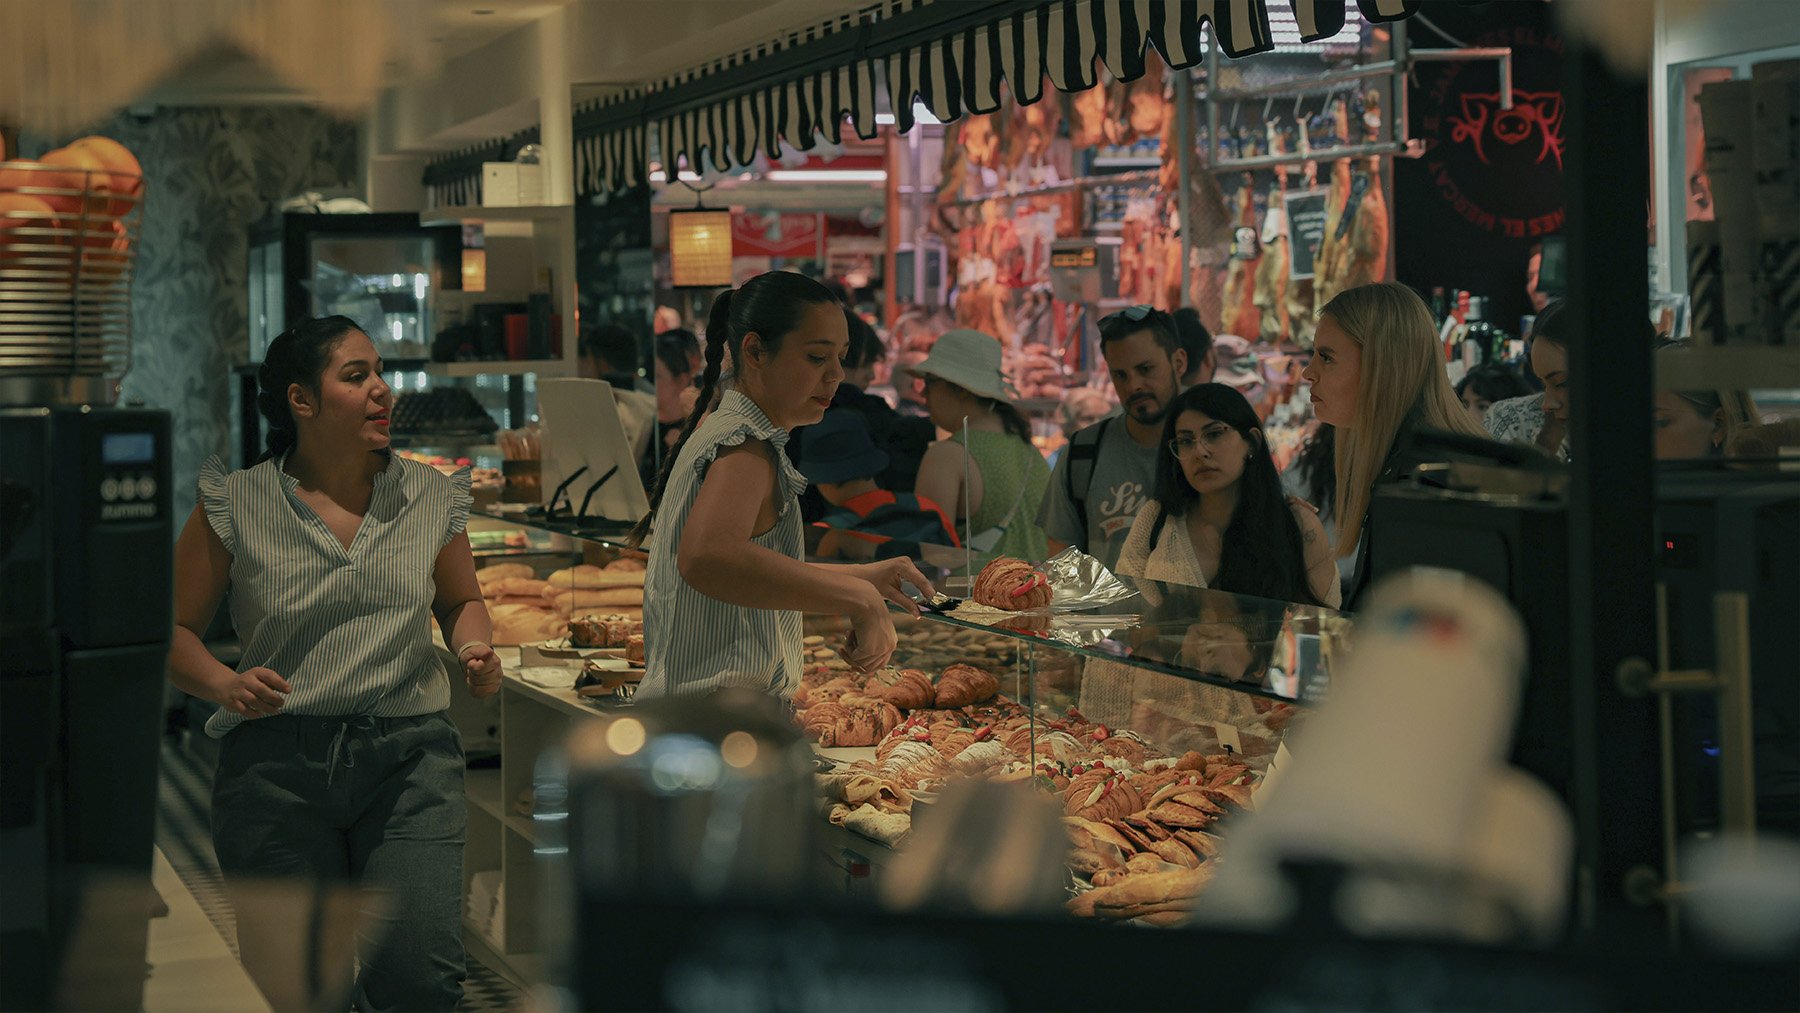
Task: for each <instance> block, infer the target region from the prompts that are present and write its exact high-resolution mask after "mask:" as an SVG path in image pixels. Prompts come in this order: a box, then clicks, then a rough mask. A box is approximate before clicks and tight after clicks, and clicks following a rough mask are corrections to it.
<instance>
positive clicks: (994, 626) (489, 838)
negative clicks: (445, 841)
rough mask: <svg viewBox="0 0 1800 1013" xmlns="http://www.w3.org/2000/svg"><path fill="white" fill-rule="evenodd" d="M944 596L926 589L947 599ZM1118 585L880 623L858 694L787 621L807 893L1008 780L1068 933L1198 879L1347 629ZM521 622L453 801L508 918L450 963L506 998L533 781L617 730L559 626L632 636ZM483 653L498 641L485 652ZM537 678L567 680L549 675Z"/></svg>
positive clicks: (546, 530)
mask: <svg viewBox="0 0 1800 1013" xmlns="http://www.w3.org/2000/svg"><path fill="white" fill-rule="evenodd" d="M490 509H492V510H495V511H498V510H499V509H500V508H498V507H495V508H490ZM478 527H479V528H482V529H490V528H491V529H493V530H496V531H504V530H507V529H511V530H515V531H518V532H522V533H524V536H525V537H527V538H530V539H539V538H543V537H554V538H555V539H556V540H557V541H556V544H557V545H558V546H563V545H566V546H567V548H568V550H569V551H567V552H566V553H563V554H560V555H545V556H538V557H536V558H520V559H514V558H511V557H507V558H502V557H497V556H491V555H490V556H488V557H486V558H483V559H481V560H479V561H478V565H480V566H484V567H487V566H491V565H493V564H495V563H501V562H508V563H510V562H516V561H522V562H527V563H530V564H532V565H531V574H532V577H531V578H527V580H536V581H540V582H541V581H542V579H543V578H545V577H548V576H551V575H552V574H553V573H554V572H556V571H561V572H565V573H566V572H568V570H569V568H570V566H571V564H574V563H575V562H576V561H577V560H578V559H579V561H580V562H582V563H585V564H587V565H590V566H595V567H600V568H603V569H615V568H617V567H619V566H624V567H626V568H629V567H631V566H632V564H629V563H627V564H619V563H617V561H618V560H620V559H621V558H625V557H632V558H636V559H637V560H639V561H640V562H641V561H642V560H643V559H644V558H645V557H644V554H643V553H642V551H641V550H633V549H631V548H629V547H627V546H626V545H625V543H624V538H623V536H624V532H623V531H622V530H620V531H610V530H605V531H602V530H596V529H592V528H587V529H584V528H582V527H580V526H578V525H576V524H575V523H574V522H572V521H569V520H567V519H556V518H551V519H544V518H542V517H541V516H532V517H530V518H526V517H523V516H520V515H517V514H513V515H510V516H507V517H505V518H503V517H502V516H501V515H499V514H497V513H494V514H488V515H484V516H483V517H481V518H480V519H479V521H478V522H476V523H472V524H471V531H472V532H473V531H475V530H476V529H477V528H478ZM534 544H535V543H534ZM982 562H983V561H982V560H980V559H976V560H975V564H976V565H977V566H979V565H981V563H982ZM500 572H501V571H495V570H487V571H484V576H483V587H484V589H486V590H489V591H491V593H492V597H491V598H490V601H491V603H493V605H494V607H495V610H496V611H497V612H501V611H506V609H505V607H504V606H503V605H501V604H500V603H501V602H502V601H511V600H512V599H509V598H506V597H505V595H506V592H507V591H509V590H511V591H517V590H521V589H524V590H529V589H530V587H531V586H533V585H506V584H502V583H500V582H499V581H496V580H493V579H490V578H489V577H488V576H487V574H496V575H497V574H498V573H500ZM508 572H517V571H508ZM927 572H928V573H931V574H932V575H933V576H939V577H942V576H944V571H943V570H941V569H937V568H932V569H929V570H928V571H927ZM959 579H960V578H957V577H946V578H945V580H944V583H943V584H942V585H940V586H947V587H949V588H950V589H951V593H955V589H956V588H957V587H958V581H959ZM552 583H554V582H552ZM1129 583H1130V585H1131V589H1132V590H1133V591H1135V593H1134V594H1132V595H1131V596H1130V597H1128V598H1125V599H1124V600H1122V601H1117V602H1115V603H1113V604H1111V605H1107V606H1104V607H1100V608H1091V609H1084V610H1080V611H1072V612H1062V613H1057V614H1050V615H1045V614H1019V615H1013V616H1010V617H995V616H993V615H991V614H986V615H984V614H979V613H976V612H973V611H970V610H952V612H951V613H950V614H937V613H932V612H929V611H928V612H926V613H925V614H924V615H923V616H922V617H920V618H918V619H913V618H911V617H909V616H907V615H905V614H902V613H900V612H899V611H898V610H895V612H894V620H895V626H896V632H897V634H898V647H897V649H896V651H895V653H894V656H893V658H892V661H891V663H890V665H889V666H887V667H886V668H885V669H883V670H882V671H880V672H876V673H870V674H861V673H856V672H853V671H851V669H850V667H849V665H848V663H847V662H845V661H844V660H843V658H842V656H841V653H840V652H841V651H842V648H843V645H844V635H845V633H847V632H848V629H847V626H846V624H845V622H844V621H843V620H842V619H841V618H839V617H833V616H809V617H807V619H806V622H805V631H804V635H805V642H804V644H805V646H804V651H805V656H804V663H805V666H806V668H805V675H804V677H803V680H802V685H801V687H800V689H799V691H798V692H797V694H796V695H795V697H794V700H793V703H794V715H795V720H796V722H797V723H798V724H799V725H800V726H801V728H802V729H803V732H804V734H805V735H806V737H807V738H809V739H810V740H811V741H812V743H813V748H814V752H815V753H816V754H817V757H818V761H819V767H820V771H821V773H820V774H819V775H818V787H819V792H820V803H819V804H820V813H821V820H820V823H819V825H818V826H817V827H816V828H815V829H816V830H817V831H818V833H817V835H816V836H817V838H818V839H819V840H820V841H821V843H822V845H823V848H822V851H821V854H822V856H823V861H822V862H821V864H820V868H819V875H820V876H821V877H822V878H823V879H824V880H825V881H827V882H831V881H835V882H836V883H837V884H838V886H836V887H833V888H831V889H832V890H833V891H835V890H836V889H844V890H847V891H849V892H850V893H853V894H854V893H856V892H858V891H859V890H867V889H872V888H879V884H880V883H881V882H882V880H883V879H884V877H886V876H887V875H888V872H889V869H890V866H891V865H892V864H893V863H894V862H896V861H897V860H898V858H899V856H900V855H902V854H903V853H904V852H905V850H906V848H907V842H908V840H909V838H910V837H911V835H912V826H913V820H914V818H915V816H920V817H922V816H924V814H926V813H929V812H930V811H931V808H932V807H933V806H934V805H936V804H937V800H938V798H939V796H940V794H941V793H944V792H946V791H948V790H949V789H951V788H952V787H954V786H956V784H957V782H961V781H1001V782H1013V781H1025V782H1029V783H1030V784H1031V785H1033V786H1034V787H1035V788H1036V789H1037V790H1038V791H1039V792H1041V793H1042V794H1043V795H1044V796H1045V797H1048V798H1051V799H1054V802H1055V805H1056V806H1057V807H1058V808H1059V809H1060V810H1061V812H1062V813H1063V814H1064V816H1065V817H1066V818H1065V820H1064V823H1065V825H1066V826H1067V827H1068V830H1069V834H1070V836H1071V842H1070V843H1071V846H1072V847H1071V850H1070V856H1071V857H1070V865H1069V883H1068V886H1069V907H1070V910H1071V911H1072V912H1073V913H1074V914H1077V915H1081V916H1094V917H1099V918H1127V917H1129V918H1139V917H1141V915H1142V914H1144V913H1156V912H1155V910H1154V908H1153V907H1143V906H1141V905H1140V906H1138V907H1127V908H1120V907H1109V906H1107V905H1105V904H1093V903H1084V902H1083V901H1082V899H1081V898H1082V897H1084V896H1088V895H1090V894H1093V893H1095V892H1096V890H1097V889H1099V888H1102V887H1103V886H1105V885H1111V886H1118V885H1120V883H1121V882H1122V881H1124V880H1126V879H1127V878H1134V879H1133V882H1134V884H1138V885H1141V883H1142V881H1141V880H1137V879H1135V877H1141V876H1148V875H1153V874H1158V873H1161V874H1164V875H1165V877H1168V875H1169V874H1173V873H1182V874H1192V876H1193V877H1198V878H1201V879H1203V878H1204V876H1205V875H1206V874H1207V872H1206V869H1205V866H1206V862H1207V860H1208V859H1209V858H1210V855H1211V853H1212V850H1213V849H1214V848H1215V847H1216V844H1217V841H1218V839H1219V835H1220V834H1221V833H1226V832H1229V827H1230V824H1231V821H1232V819H1233V818H1234V817H1235V816H1236V815H1237V814H1238V813H1239V812H1241V811H1242V809H1243V808H1245V807H1247V806H1248V805H1250V804H1251V799H1252V797H1253V795H1254V793H1255V792H1256V791H1257V790H1258V788H1259V786H1260V785H1261V784H1262V783H1263V781H1264V779H1265V777H1266V776H1267V774H1268V772H1269V770H1270V769H1271V766H1272V765H1273V764H1275V762H1276V757H1277V755H1278V753H1279V751H1280V748H1281V744H1282V741H1283V739H1284V738H1285V737H1286V735H1287V734H1288V732H1289V731H1290V730H1291V729H1292V728H1294V727H1295V726H1296V725H1297V724H1298V723H1299V722H1301V721H1303V720H1304V715H1305V714H1306V712H1307V710H1308V709H1309V708H1310V707H1311V706H1313V705H1314V704H1316V703H1317V702H1319V701H1320V700H1322V699H1324V698H1325V696H1326V695H1327V693H1328V690H1329V686H1330V681H1331V680H1330V671H1331V665H1332V662H1333V660H1334V659H1335V658H1338V657H1340V656H1341V655H1342V650H1343V648H1342V645H1343V643H1344V638H1345V635H1346V634H1347V632H1348V627H1349V624H1350V621H1349V619H1348V617H1346V616H1344V615H1342V614H1340V613H1336V612H1332V611H1329V610H1325V609H1320V608H1316V607H1310V606H1299V605H1290V604H1287V603H1282V602H1274V601H1265V600H1261V599H1254V598H1247V597H1243V596H1238V595H1232V594H1227V593H1224V592H1220V591H1209V590H1202V589H1196V588H1186V587H1178V586H1172V585H1164V584H1160V583H1155V582H1129ZM609 600H610V599H609ZM641 600H642V599H641V598H639V599H638V601H641ZM618 601H620V602H624V601H625V598H624V597H621V598H619V599H618ZM540 611H542V613H543V615H544V617H545V618H548V619H549V620H550V623H549V625H548V626H537V627H533V628H534V629H536V630H539V631H542V632H541V633H540V634H539V635H538V636H537V637H536V639H535V640H526V641H525V642H524V643H522V644H521V646H519V647H516V648H511V649H503V654H502V656H503V659H504V660H505V661H506V662H507V678H506V679H505V681H504V684H503V688H502V693H501V701H502V702H501V706H500V712H501V714H502V715H503V724H502V728H501V732H500V738H501V744H500V753H501V757H502V759H501V764H500V770H499V771H497V772H471V780H470V784H471V788H470V791H471V813H472V819H471V837H470V840H471V846H472V848H475V849H476V850H475V851H474V852H472V854H474V855H475V856H476V857H475V859H472V862H471V865H470V869H471V875H473V874H475V873H476V872H487V873H490V875H489V876H488V877H487V878H484V879H483V880H482V881H481V884H480V888H479V891H480V893H481V895H482V896H484V897H485V896H487V895H489V894H490V893H491V892H492V891H493V889H494V885H495V884H494V882H493V881H492V875H491V874H498V875H499V876H500V877H501V878H502V879H503V880H506V881H508V882H509V885H508V886H507V888H506V896H507V897H508V898H509V903H510V905H511V909H510V910H509V911H505V912H502V913H501V915H500V916H498V917H494V916H493V915H492V914H491V913H490V915H489V917H488V919H487V920H486V921H485V922H484V923H483V924H482V925H480V926H475V927H473V928H472V929H471V931H473V930H474V928H479V929H480V930H481V932H482V935H481V937H480V938H478V939H476V941H475V942H474V943H473V944H472V945H475V946H478V947H480V948H482V949H484V950H486V951H487V952H489V953H492V954H494V955H495V956H496V958H497V959H499V960H502V961H504V962H506V963H507V964H508V966H511V967H513V968H515V969H516V970H517V971H518V973H519V974H520V975H521V977H524V976H526V975H528V974H529V973H530V972H531V971H532V970H533V969H537V968H541V966H542V965H541V964H540V963H539V961H540V959H541V955H540V952H539V951H540V950H542V949H547V948H548V945H547V943H545V944H543V945H540V941H541V940H544V939H545V937H544V935H543V929H542V928H541V927H540V925H539V924H538V922H537V920H536V919H535V917H534V913H533V911H532V909H531V907H530V905H531V904H532V901H533V897H534V891H536V890H539V889H541V887H542V885H543V883H544V877H546V876H550V875H554V874H555V873H554V872H552V871H549V868H548V866H547V865H546V862H549V861H551V860H550V859H546V858H545V857H544V854H548V852H544V853H542V854H539V853H537V852H535V851H534V850H533V849H541V848H542V847H543V846H544V844H543V842H544V841H545V840H546V838H545V836H544V830H545V827H547V826H548V825H549V823H548V822H546V821H555V820H558V819H561V818H563V815H562V811H561V810H560V808H559V803H557V802H556V801H555V800H556V799H559V798H560V797H561V796H560V795H555V796H551V795H549V794H546V782H544V781H543V777H542V775H541V771H542V770H543V769H544V768H543V766H542V763H543V761H544V759H545V757H546V756H548V755H552V754H553V752H554V751H555V750H556V749H558V748H560V745H561V743H562V742H563V741H564V739H565V738H566V736H567V735H568V734H569V733H570V731H571V730H572V729H573V728H574V727H575V726H576V725H577V724H579V723H581V722H584V721H603V722H610V721H615V720H618V719H620V718H623V717H629V716H630V715H631V713H632V708H633V706H634V704H633V703H632V701H631V700H630V698H629V697H628V696H625V695H622V694H619V693H617V692H595V691H594V690H593V689H592V688H590V689H588V690H586V691H584V690H582V689H579V688H577V684H578V681H580V682H581V683H582V684H585V683H586V681H587V678H588V677H586V676H582V675H580V674H578V672H577V671H575V669H579V668H581V667H583V666H584V665H588V664H600V665H610V664H611V662H609V661H607V660H606V659H608V658H609V657H611V656H612V655H614V654H618V653H624V652H615V651H609V650H607V649H604V648H602V649H599V650H596V651H585V652H576V651H574V650H572V649H571V645H570V643H569V641H568V640H566V639H565V637H566V635H567V622H568V620H570V619H572V618H579V617H580V615H581V614H582V613H583V612H586V613H591V614H594V615H596V616H597V617H598V616H599V615H600V614H602V613H625V614H627V615H631V616H632V617H633V618H635V616H637V615H641V612H640V611H639V610H638V609H637V608H633V607H632V606H631V605H629V604H619V605H605V604H596V605H594V606H592V607H588V608H580V607H577V608H574V609H564V610H562V611H560V612H559V611H558V609H557V608H556V607H555V606H552V605H548V604H546V605H545V606H541V607H540ZM559 619H560V620H561V623H562V625H560V626H558V625H557V620H559ZM513 622H514V620H513V619H511V618H509V619H508V620H507V624H508V627H509V629H511V628H516V627H514V626H513V625H512V624H513ZM503 640H506V641H511V642H513V643H519V642H520V640H519V639H515V638H512V637H506V636H497V637H496V643H497V644H498V643H500V642H502V641H503ZM513 651H517V652H519V653H516V654H515V653H513ZM583 654H585V655H586V656H587V657H586V659H584V658H583V657H581V656H580V655H583ZM596 659H598V660H596ZM558 665H564V666H567V668H566V669H565V670H564V671H562V672H561V674H560V675H559V673H558V671H557V669H556V668H555V666H558ZM534 772H535V773H534ZM558 790H559V791H560V789H558ZM478 813H481V814H486V815H485V816H481V815H474V814H478ZM483 849H485V850H483ZM483 856H485V857H483ZM490 866H491V868H489V867H490ZM1180 878H1181V877H1180V876H1175V877H1173V879H1169V880H1168V881H1171V882H1173V881H1176V880H1179V879H1180ZM1150 882H1151V883H1155V882H1160V881H1159V880H1151V881H1150ZM471 888H472V889H474V888H475V884H474V881H471ZM1100 896H1104V895H1103V894H1102V895H1100ZM1146 920H1147V922H1148V923H1149V924H1155V923H1156V922H1157V919H1156V918H1148V919H1146Z"/></svg>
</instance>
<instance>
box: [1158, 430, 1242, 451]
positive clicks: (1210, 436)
mask: <svg viewBox="0 0 1800 1013" xmlns="http://www.w3.org/2000/svg"><path fill="white" fill-rule="evenodd" d="M1236 431H1237V430H1235V429H1232V428H1231V427H1230V426H1228V425H1225V424H1224V423H1214V424H1213V425H1210V426H1207V427H1206V428H1205V429H1202V430H1200V438H1199V439H1195V438H1194V437H1193V436H1191V435H1189V434H1187V433H1183V434H1181V435H1180V436H1177V437H1175V438H1174V439H1172V440H1170V441H1169V451H1170V453H1173V454H1174V455H1175V456H1176V457H1186V456H1188V455H1189V454H1191V453H1193V452H1194V451H1195V450H1197V449H1199V447H1200V446H1201V445H1202V444H1204V445H1205V446H1206V447H1207V449H1209V450H1210V449H1212V448H1213V447H1216V446H1218V445H1219V441H1221V440H1223V439H1224V438H1225V437H1226V435H1227V434H1229V433H1234V432H1236Z"/></svg>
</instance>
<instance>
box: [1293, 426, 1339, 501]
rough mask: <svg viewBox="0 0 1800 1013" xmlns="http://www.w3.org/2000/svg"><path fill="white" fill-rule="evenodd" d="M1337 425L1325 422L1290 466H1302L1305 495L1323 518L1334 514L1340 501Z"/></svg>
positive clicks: (1302, 490)
mask: <svg viewBox="0 0 1800 1013" xmlns="http://www.w3.org/2000/svg"><path fill="white" fill-rule="evenodd" d="M1336 432H1337V429H1336V428H1334V427H1332V426H1326V425H1321V426H1319V427H1318V428H1317V429H1314V430H1313V434H1312V435H1311V436H1308V437H1307V438H1306V442H1305V443H1304V444H1301V446H1300V453H1298V454H1296V455H1295V456H1294V463H1292V464H1290V465H1288V467H1290V468H1298V469H1299V470H1300V479H1301V483H1302V485H1301V490H1300V491H1301V494H1302V495H1301V497H1300V498H1301V499H1304V500H1306V501H1307V502H1308V503H1311V504H1312V505H1313V508H1314V509H1316V510H1318V511H1319V516H1320V517H1321V518H1328V517H1330V516H1331V509H1332V507H1333V506H1334V505H1335V504H1336V503H1337V437H1336V436H1335V435H1334V434H1335V433H1336Z"/></svg>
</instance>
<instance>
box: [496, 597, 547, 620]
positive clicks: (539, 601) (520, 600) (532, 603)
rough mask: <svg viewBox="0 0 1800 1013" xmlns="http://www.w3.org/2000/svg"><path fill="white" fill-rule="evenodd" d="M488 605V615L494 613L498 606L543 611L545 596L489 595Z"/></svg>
mask: <svg viewBox="0 0 1800 1013" xmlns="http://www.w3.org/2000/svg"><path fill="white" fill-rule="evenodd" d="M487 603H488V613H489V614H490V615H491V614H492V613H493V610H494V607H495V606H496V605H523V606H526V607H527V608H533V609H538V610H543V609H544V608H545V605H544V599H543V596H541V595H535V594H528V595H518V594H499V595H489V596H487Z"/></svg>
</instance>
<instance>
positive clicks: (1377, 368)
mask: <svg viewBox="0 0 1800 1013" xmlns="http://www.w3.org/2000/svg"><path fill="white" fill-rule="evenodd" d="M1319 315H1320V316H1321V317H1330V318H1331V319H1332V321H1333V322H1334V323H1336V324H1337V325H1338V326H1339V327H1341V328H1343V331H1344V333H1345V334H1347V335H1349V336H1350V340H1352V341H1354V342H1356V344H1357V345H1358V346H1359V347H1361V349H1362V383H1361V385H1360V388H1359V389H1358V390H1357V392H1356V415H1355V421H1354V422H1353V423H1351V424H1350V425H1348V426H1345V427H1343V429H1342V431H1340V432H1339V433H1337V447H1336V451H1335V456H1336V463H1337V499H1336V502H1335V503H1334V504H1333V519H1334V520H1335V522H1336V523H1337V549H1338V555H1339V556H1347V555H1349V554H1350V553H1352V552H1354V551H1355V550H1356V542H1357V539H1358V538H1359V537H1360V536H1361V533H1362V524H1363V517H1364V515H1366V514H1367V513H1368V512H1369V500H1370V499H1371V498H1372V497H1373V495H1374V492H1375V480H1376V479H1377V478H1379V477H1380V476H1381V469H1382V466H1383V465H1384V464H1386V463H1387V459H1388V455H1389V454H1390V453H1392V452H1393V448H1394V438H1395V436H1397V435H1398V434H1399V432H1400V426H1401V424H1402V423H1404V422H1406V421H1407V420H1409V419H1410V420H1411V421H1412V422H1413V423H1414V424H1417V425H1423V426H1429V427H1431V428H1433V429H1447V430H1450V431H1451V432H1456V433H1462V434H1464V435H1468V436H1483V437H1485V436H1486V434H1485V433H1483V432H1482V431H1481V428H1480V427H1479V426H1477V425H1476V424H1475V423H1474V422H1473V421H1471V420H1470V419H1469V413H1468V412H1467V411H1466V410H1465V409H1464V408H1463V406H1462V404H1461V403H1460V402H1459V401H1458V400H1457V397H1456V392H1455V391H1454V390H1452V389H1451V387H1450V378H1449V375H1448V374H1447V373H1446V371H1445V368H1444V353H1443V350H1442V348H1441V347H1440V346H1439V345H1438V340H1437V328H1436V327H1435V326H1433V324H1432V322H1431V311H1430V310H1429V309H1427V308H1426V307H1425V301H1424V300H1422V299H1420V298H1419V296H1418V293H1416V292H1414V291H1413V290H1412V289H1410V288H1407V287H1406V286H1405V285H1401V284H1399V283H1397V282H1391V281H1389V282H1377V283H1376V284H1373V285H1360V286H1358V287H1356V288H1352V289H1346V290H1345V291H1343V292H1339V293H1338V294H1337V295H1336V296H1335V297H1333V298H1332V300H1331V301H1330V302H1328V303H1326V304H1325V308H1324V309H1322V310H1320V311H1319Z"/></svg>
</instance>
